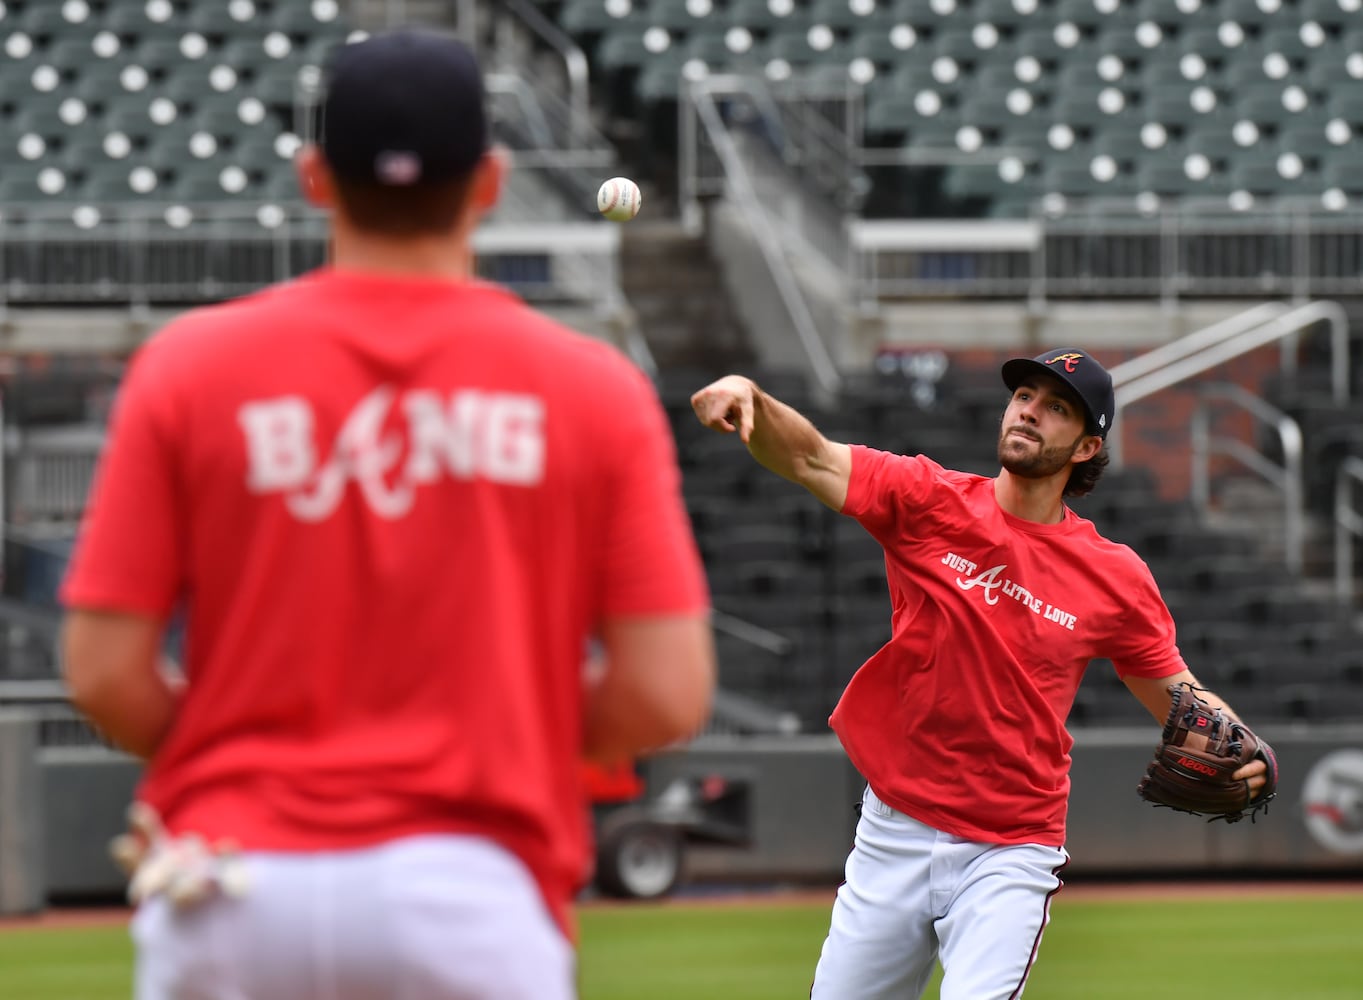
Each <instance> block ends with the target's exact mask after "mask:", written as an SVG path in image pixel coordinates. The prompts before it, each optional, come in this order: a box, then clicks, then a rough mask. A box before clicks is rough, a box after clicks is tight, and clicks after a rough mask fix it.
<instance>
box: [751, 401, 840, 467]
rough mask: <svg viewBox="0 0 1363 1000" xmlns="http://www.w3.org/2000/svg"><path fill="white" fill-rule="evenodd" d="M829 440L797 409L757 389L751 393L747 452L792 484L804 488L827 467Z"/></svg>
mask: <svg viewBox="0 0 1363 1000" xmlns="http://www.w3.org/2000/svg"><path fill="white" fill-rule="evenodd" d="M827 449H828V440H827V439H826V438H825V437H824V436H823V435H822V434H821V433H819V430H818V428H816V427H815V426H814V424H813V423H812V422H811V421H810V420H809V418H808V417H806V416H804V415H803V414H801V413H800V412H799V411H798V410H795V409H793V408H792V407H789V406H787V405H786V404H785V403H783V402H781V401H780V400H779V399H776V398H775V397H774V396H769V395H767V393H765V392H763V391H762V390H761V388H760V387H756V388H755V389H754V392H753V427H752V435H751V436H750V437H749V438H748V451H749V452H751V453H752V456H753V458H755V459H757V461H758V462H760V463H761V464H762V465H763V466H765V467H766V468H768V469H770V470H771V471H772V472H774V473H776V474H777V475H778V476H781V477H783V478H785V479H789V480H790V481H791V482H793V483H799V484H800V485H802V486H803V485H805V484H806V483H807V482H808V481H809V479H810V476H811V474H812V473H815V472H818V471H821V470H822V469H823V468H824V465H825V464H826V460H825V452H826V451H827Z"/></svg>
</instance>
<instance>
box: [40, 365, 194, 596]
mask: <svg viewBox="0 0 1363 1000" xmlns="http://www.w3.org/2000/svg"><path fill="white" fill-rule="evenodd" d="M156 353H157V352H155V351H154V349H153V348H151V347H150V346H146V347H144V348H143V349H142V351H141V352H139V354H138V355H137V357H136V358H135V359H134V361H133V363H132V365H131V366H130V367H129V370H128V372H127V374H126V375H125V377H124V379H123V382H122V384H121V386H120V387H119V391H118V396H117V398H116V400H115V403H114V408H113V411H112V414H111V417H110V424H109V430H108V436H107V437H106V440H105V444H104V450H103V452H102V453H101V455H100V460H99V464H98V466H97V468H96V471H95V478H94V483H93V486H92V488H91V492H90V497H89V499H88V501H87V503H86V508H85V512H84V516H83V518H82V521H81V526H80V530H79V533H78V535H77V539H76V546H75V550H74V552H73V554H72V560H71V563H70V565H69V567H68V569H67V573H66V577H65V579H64V580H63V583H62V588H61V592H60V596H61V600H62V603H63V604H65V605H66V606H67V607H72V608H88V609H97V610H107V611H125V612H132V613H136V614H146V615H151V616H153V617H156V618H167V617H169V615H170V613H171V611H172V610H173V608H174V605H175V602H176V598H177V597H178V596H179V591H180V587H181V582H182V580H183V576H184V574H183V560H184V558H185V552H184V547H183V545H182V543H181V539H182V538H183V528H184V524H185V513H184V510H183V509H182V502H183V497H182V493H181V491H180V489H179V488H178V479H177V470H176V455H175V450H174V439H173V436H172V432H171V429H172V428H173V427H175V426H176V422H175V420H174V414H173V410H172V405H173V404H172V397H171V387H170V385H169V384H168V381H169V380H168V379H166V377H165V374H164V372H163V371H162V370H161V369H163V367H164V366H162V365H160V364H158V363H157V358H156V357H155V354H156Z"/></svg>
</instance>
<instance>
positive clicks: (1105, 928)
mask: <svg viewBox="0 0 1363 1000" xmlns="http://www.w3.org/2000/svg"><path fill="white" fill-rule="evenodd" d="M1053 917H1054V919H1053V920H1052V923H1051V926H1050V928H1049V929H1048V930H1047V932H1046V938H1045V942H1044V944H1043V946H1042V950H1041V960H1040V961H1039V962H1038V964H1037V966H1036V969H1035V971H1034V972H1033V973H1032V978H1031V981H1030V983H1029V985H1028V989H1027V997H1028V1000H1081V998H1082V1000H1138V998H1139V1000H1150V998H1153V997H1162V996H1168V995H1173V994H1177V993H1183V992H1188V993H1198V994H1211V993H1216V994H1225V995H1228V996H1235V997H1236V998H1237V1000H1358V998H1359V997H1360V996H1363V956H1361V954H1360V942H1363V894H1360V895H1358V896H1310V895H1302V896H1284V895H1269V896H1263V897H1256V896H1233V897H1232V896H1223V895H1219V894H1218V895H1212V896H1207V897H1198V896H1196V895H1191V896H1190V898H1189V899H1188V900H1187V901H1186V903H1185V904H1182V905H1181V907H1176V906H1174V905H1173V904H1171V903H1169V902H1162V901H1155V900H1149V899H1142V900H1128V901H1109V900H1104V901H1099V900H1096V899H1091V898H1089V899H1086V898H1083V897H1082V896H1076V897H1075V898H1072V899H1066V898H1065V897H1064V896H1063V895H1062V896H1061V897H1060V898H1059V899H1057V901H1056V903H1055V907H1054V911H1053ZM827 921H828V906H827V905H826V904H824V903H816V904H807V903H800V904H796V903H773V904H763V903H758V904H755V905H751V906H748V905H736V906H724V905H719V906H709V905H698V906H687V905H662V906H658V905H640V906H630V907H614V908H592V907H589V908H586V909H584V910H583V912H582V977H581V980H582V998H583V1000H683V998H684V1000H698V998H704V1000H768V998H770V1000H775V998H778V997H779V998H798V997H803V996H808V994H809V980H810V976H811V975H812V973H813V971H814V963H815V960H816V959H817V957H818V953H819V946H820V944H821V942H822V941H823V935H824V931H825V929H826V927H827ZM131 960H132V952H131V948H130V946H129V943H128V937H127V932H126V930H125V929H124V928H122V927H96V928H79V929H75V928H73V929H47V928H33V929H6V930H0V997H3V998H4V1000H128V998H129V997H130V995H131V988H130V983H131V970H130V966H131ZM927 995H928V996H929V997H936V996H937V991H936V988H935V987H934V988H932V989H930V990H929V992H928V994H927Z"/></svg>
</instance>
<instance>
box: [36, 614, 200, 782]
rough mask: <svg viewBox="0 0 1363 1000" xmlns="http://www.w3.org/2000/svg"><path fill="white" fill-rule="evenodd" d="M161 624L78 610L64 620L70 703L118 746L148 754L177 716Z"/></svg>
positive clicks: (64, 670)
mask: <svg viewBox="0 0 1363 1000" xmlns="http://www.w3.org/2000/svg"><path fill="white" fill-rule="evenodd" d="M163 631H164V627H163V625H162V623H161V622H159V621H156V620H154V619H151V618H147V617H144V616H142V615H133V614H124V613H120V612H112V611H96V610H85V609H79V608H78V609H75V610H73V611H70V612H68V613H67V615H66V618H65V620H64V621H63V623H62V635H61V649H62V673H63V676H64V678H65V680H66V686H67V692H68V694H69V695H70V698H71V701H72V702H73V703H74V704H75V706H76V707H77V708H78V709H80V711H81V713H82V714H83V715H84V716H85V717H86V718H87V719H89V720H90V722H91V723H93V724H94V726H95V727H96V728H97V729H99V730H100V732H102V733H103V734H104V735H105V736H106V737H108V739H109V740H110V741H111V742H113V744H114V745H115V746H118V747H120V748H122V749H123V750H126V751H127V752H128V753H131V754H134V755H136V756H138V757H142V758H149V757H151V755H152V754H153V753H155V752H156V748H157V747H159V746H160V745H161V741H162V740H163V739H164V738H165V736H166V733H167V732H169V731H170V726H171V723H172V722H174V720H175V710H176V706H177V704H178V701H179V692H178V690H177V687H176V685H175V684H174V683H173V682H172V681H171V680H170V679H169V678H168V677H167V676H166V674H165V673H164V672H162V670H161V663H162V657H161V637H162V633H163Z"/></svg>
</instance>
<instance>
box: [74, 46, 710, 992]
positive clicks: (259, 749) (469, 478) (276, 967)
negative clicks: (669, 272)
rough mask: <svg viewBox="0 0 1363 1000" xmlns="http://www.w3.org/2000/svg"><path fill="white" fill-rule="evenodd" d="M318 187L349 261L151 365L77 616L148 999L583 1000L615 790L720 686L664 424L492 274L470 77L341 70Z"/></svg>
mask: <svg viewBox="0 0 1363 1000" xmlns="http://www.w3.org/2000/svg"><path fill="white" fill-rule="evenodd" d="M299 175H300V179H301V182H302V185H303V188H304V191H305V193H306V195H307V197H308V198H309V199H310V200H311V201H312V202H313V203H314V204H315V205H317V206H319V207H322V208H324V209H326V210H328V211H329V212H330V215H331V220H332V237H333V260H332V262H331V264H330V265H329V266H327V267H324V268H322V269H320V270H318V271H316V272H314V273H312V274H309V275H306V276H304V277H303V278H301V279H300V280H297V281H293V282H288V283H285V284H282V285H279V286H276V287H274V288H271V289H268V290H266V291H264V292H262V293H260V294H257V295H253V296H250V297H248V298H244V299H241V300H238V301H235V302H231V303H228V304H225V305H220V306H216V307H213V308H207V309H200V310H194V311H192V312H190V313H188V314H187V315H185V316H183V317H181V318H180V319H178V320H176V321H175V322H173V323H171V324H170V325H169V326H168V327H167V328H166V329H164V330H162V331H161V332H160V333H159V334H158V335H157V336H155V337H154V338H153V339H152V340H151V341H149V342H148V343H147V344H146V345H145V346H144V347H143V348H142V350H141V351H140V352H139V353H138V355H137V357H136V358H135V359H134V362H133V364H132V365H131V367H130V370H129V372H128V375H127V378H126V380H125V383H124V385H123V387H122V391H121V394H120V397H119V400H118V403H117V405H116V409H115V412H114V417H113V421H112V424H111V430H110V438H109V442H108V448H107V451H106V453H105V455H104V458H103V462H102V465H101V468H100V471H99V475H98V478H97V483H96V487H95V490H94V493H93V496H92V500H91V504H90V508H89V512H88V515H87V519H86V522H85V524H84V526H83V529H82V535H81V538H80V541H79V545H78V549H77V552H76V555H75V559H74V561H73V565H72V568H71V571H70V574H69V576H68V578H67V580H66V582H65V585H64V590H63V597H64V601H65V603H66V605H67V607H68V609H69V612H68V618H67V622H66V625H65V631H64V639H63V643H64V654H65V664H66V676H67V681H68V684H69V686H70V691H71V695H72V697H73V699H74V700H75V702H76V703H77V704H78V705H79V706H80V707H81V708H82V709H83V711H84V712H85V713H86V714H87V715H88V717H89V718H90V720H91V721H92V722H93V723H94V724H95V725H97V726H98V727H100V728H101V729H102V730H103V731H104V733H105V734H106V735H107V736H108V737H109V738H110V739H112V740H113V741H114V742H115V743H117V744H118V745H120V746H122V747H124V748H125V749H127V750H128V751H130V752H132V753H134V754H137V755H139V756H141V757H144V758H146V759H147V760H148V767H147V771H146V774H145V778H144V781H143V783H142V785H141V788H140V789H139V792H138V806H137V808H136V809H135V811H134V813H135V814H134V825H135V827H136V831H135V833H134V835H133V837H132V839H124V840H123V842H122V848H123V850H124V852H125V853H126V854H127V855H128V856H129V857H128V859H127V860H128V861H129V862H130V866H131V867H133V868H134V875H133V880H132V885H131V890H132V893H133V895H134V897H136V898H138V899H140V906H139V910H138V913H137V915H136V917H135V920H134V927H133V933H134V937H135V939H136V942H137V945H138V963H137V996H138V997H139V1000H164V998H182V997H194V998H224V1000H226V998H233V1000H235V998H247V997H249V998H250V1000H307V998H314V997H317V998H320V997H325V998H328V1000H362V998H363V1000H368V998H375V1000H377V998H397V997H411V998H414V1000H415V998H421V1000H442V998H456V997H457V998H460V1000H479V998H487V1000H493V998H495V1000H520V998H525V1000H529V998H534V1000H558V998H563V1000H567V998H569V997H571V996H572V995H573V992H574V987H573V982H574V978H575V961H574V954H573V948H572V928H571V917H570V912H569V911H570V904H571V900H572V897H573V895H574V893H575V892H576V890H577V889H578V888H579V885H580V883H581V881H582V879H583V877H584V875H585V871H586V866H587V863H588V850H587V848H588V845H587V844H586V843H585V840H586V837H587V832H586V830H585V829H584V824H583V822H582V815H583V808H584V806H583V803H584V791H583V788H582V785H581V761H582V758H583V756H584V754H585V755H586V756H588V757H596V758H599V759H604V760H611V759H617V758H621V757H628V756H632V755H635V754H637V753H640V752H645V751H648V750H650V749H656V748H658V747H660V746H663V745H666V744H669V743H671V742H674V741H676V740H679V739H682V738H685V737H687V736H688V735H690V734H691V733H693V732H694V731H695V730H696V729H697V728H698V727H699V726H700V725H701V724H702V722H703V720H704V719H705V717H706V715H707V712H708V709H709V699H710V695H711V691H712V687H713V676H714V662H713V647H712V642H711V636H710V632H709V627H708V623H707V606H708V597H707V594H706V590H705V584H704V576H703V572H702V568H701V565H700V562H699V559H698V557H697V553H696V550H695V545H694V541H693V539H692V537H691V535H690V532H689V526H688V522H687V520H686V515H685V510H684V508H683V506H682V503H681V498H680V491H679V473H678V470H677V467H676V462H675V458H674V454H673V449H672V444H671V438H670V436H669V432H668V429H667V425H666V422H665V418H664V414H663V412H662V409H661V406H660V405H659V403H658V401H657V399H656V396H655V395H654V393H653V390H652V387H651V385H650V384H649V382H648V381H647V379H646V378H645V377H644V376H643V375H642V374H641V373H640V372H639V371H638V370H636V369H635V368H634V367H633V366H631V365H630V364H629V362H628V361H626V360H625V359H624V358H623V356H622V355H620V354H619V353H618V352H617V351H615V350H614V349H613V348H611V347H609V346H608V345H605V344H603V343H601V342H599V341H596V340H593V339H590V338H587V337H584V336H581V335H578V334H576V333H573V332H571V331H569V330H566V329H564V328H562V327H560V326H558V325H556V324H555V323H553V322H552V321H550V320H549V319H548V318H546V317H544V316H542V315H539V314H538V313H536V312H534V311H532V310H530V309H529V308H527V307H526V306H524V305H523V304H522V303H521V302H519V301H518V300H517V299H515V298H514V297H513V296H511V295H509V294H508V293H507V292H505V291H503V290H501V289H499V288H497V287H494V286H491V285H488V284H484V283H481V282H479V281H477V280H475V279H474V278H473V277H472V273H473V261H472V251H471V249H470V239H471V235H472V232H473V230H474V228H475V226H476V224H477V223H478V221H479V219H480V218H481V216H482V215H483V214H484V213H486V212H487V211H488V210H489V209H490V208H491V207H492V206H493V204H494V202H495V200H496V198H497V195H498V191H499V187H500V185H501V182H502V179H503V175H504V165H503V161H502V159H501V158H500V157H499V156H498V155H497V154H496V153H495V152H494V151H492V150H491V149H490V147H489V142H488V125H487V120H486V117H485V111H484V97H483V88H482V83H481V78H480V74H479V70H478V67H477V65H476V63H475V61H474V59H473V57H472V55H471V54H470V53H469V52H468V51H467V50H466V49H465V48H464V47H462V46H461V45H460V44H459V43H457V42H455V41H454V40H452V39H448V38H446V37H444V36H440V35H435V34H431V33H423V32H412V31H403V32H394V33H390V34H386V35H379V36H375V37H373V38H372V39H370V40H368V41H365V42H361V43H359V44H355V45H352V46H347V47H345V48H343V49H342V50H340V52H339V54H338V56H337V58H336V60H335V63H334V65H333V66H332V67H331V70H330V73H329V85H328V91H327V94H326V97H325V99H324V105H323V119H322V126H321V140H320V146H319V147H317V148H313V147H309V148H308V149H306V150H304V152H303V153H302V154H301V156H300V159H299ZM177 610H182V611H183V612H184V615H185V618H186V620H187V621H188V631H187V645H186V650H187V652H186V657H185V660H186V664H185V675H186V681H185V682H184V683H178V682H175V681H172V680H169V679H168V678H167V676H166V674H165V673H164V672H163V670H162V668H161V665H160V663H159V660H160V649H161V643H162V636H163V633H164V628H165V624H166V622H167V620H168V619H169V618H170V617H171V615H172V614H173V613H174V612H176V611H177ZM589 637H595V638H597V639H599V641H600V645H601V648H602V649H603V650H604V652H605V661H606V668H605V670H604V671H603V672H602V674H601V675H600V676H599V678H597V679H595V680H594V681H593V682H592V683H591V684H590V685H587V684H584V680H583V671H582V665H583V660H584V650H585V649H586V647H587V643H588V639H589ZM229 845H230V846H229Z"/></svg>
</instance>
